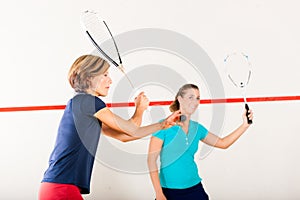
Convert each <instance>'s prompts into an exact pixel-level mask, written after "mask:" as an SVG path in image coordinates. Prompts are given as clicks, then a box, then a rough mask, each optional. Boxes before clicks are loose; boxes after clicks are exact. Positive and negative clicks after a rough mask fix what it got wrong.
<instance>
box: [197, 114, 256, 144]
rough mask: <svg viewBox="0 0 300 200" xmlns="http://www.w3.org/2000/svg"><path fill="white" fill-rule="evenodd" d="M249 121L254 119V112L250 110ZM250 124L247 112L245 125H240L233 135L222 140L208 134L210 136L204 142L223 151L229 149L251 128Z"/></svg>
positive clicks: (244, 118)
mask: <svg viewBox="0 0 300 200" xmlns="http://www.w3.org/2000/svg"><path fill="white" fill-rule="evenodd" d="M248 116H249V119H251V120H252V119H253V112H252V110H249V113H248ZM249 126H250V125H249V124H248V123H247V117H246V111H245V112H244V114H243V124H242V125H240V126H239V127H238V128H237V129H235V130H234V131H233V132H232V133H230V134H228V135H227V136H225V137H223V138H220V137H218V136H217V135H215V134H213V133H210V132H209V133H208V135H207V136H206V137H205V138H204V139H203V140H202V141H203V142H204V143H205V144H207V145H210V146H214V147H217V148H221V149H227V148H228V147H230V146H231V145H232V144H233V143H234V142H235V141H237V140H238V139H239V138H240V136H241V135H243V133H245V131H246V130H247V129H248V128H249Z"/></svg>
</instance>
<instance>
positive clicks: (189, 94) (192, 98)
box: [178, 88, 200, 115]
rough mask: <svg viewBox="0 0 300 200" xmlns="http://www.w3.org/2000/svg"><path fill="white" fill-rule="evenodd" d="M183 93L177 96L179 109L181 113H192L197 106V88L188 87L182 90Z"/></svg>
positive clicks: (198, 95) (198, 96) (198, 99)
mask: <svg viewBox="0 0 300 200" xmlns="http://www.w3.org/2000/svg"><path fill="white" fill-rule="evenodd" d="M184 92H185V94H184V95H183V97H182V96H179V97H178V101H179V104H180V111H181V113H182V114H188V115H191V114H193V113H194V112H195V111H196V109H197V108H198V106H199V101H200V93H199V90H197V89H194V88H190V89H187V90H185V91H184Z"/></svg>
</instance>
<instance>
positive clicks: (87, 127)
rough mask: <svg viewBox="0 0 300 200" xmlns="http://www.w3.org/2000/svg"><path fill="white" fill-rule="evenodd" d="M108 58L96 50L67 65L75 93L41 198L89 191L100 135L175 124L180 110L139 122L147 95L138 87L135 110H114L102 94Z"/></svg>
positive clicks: (127, 136)
mask: <svg viewBox="0 0 300 200" xmlns="http://www.w3.org/2000/svg"><path fill="white" fill-rule="evenodd" d="M108 69H109V64H108V63H107V62H106V61H105V60H103V59H102V58H100V57H98V56H94V55H84V56H81V57H79V58H78V59H76V61H75V62H74V63H73V65H72V66H71V69H70V71H69V75H68V76H69V82H70V85H71V86H72V88H74V90H75V92H76V95H75V96H74V97H73V98H72V99H70V100H69V102H68V103H67V105H66V108H65V111H64V114H63V116H62V118H61V121H60V125H59V128H58V133H57V138H56V142H55V146H54V149H53V151H52V154H51V156H50V159H49V167H48V169H47V170H46V172H45V174H44V177H43V180H42V183H41V187H40V191H39V199H40V200H56V199H72V200H81V199H83V198H82V196H81V194H88V193H89V192H90V180H91V175H92V169H93V165H94V157H95V153H96V149H97V145H98V141H99V139H100V135H101V134H102V133H103V134H106V135H108V136H110V137H113V138H115V139H118V140H121V141H124V142H126V141H131V140H136V139H138V138H141V137H144V136H147V135H149V134H151V133H153V132H155V131H158V130H160V129H165V128H168V127H169V126H172V125H174V124H175V121H176V119H177V118H178V116H179V112H176V113H173V114H172V115H171V116H169V117H168V118H166V119H165V120H163V121H162V122H161V123H156V124H152V125H149V126H144V127H140V124H141V119H142V115H143V112H144V111H145V109H147V106H148V105H149V100H148V99H147V97H146V96H145V95H144V93H140V94H139V95H138V96H137V97H136V99H135V105H136V109H135V113H134V114H133V116H132V117H131V118H130V119H129V120H125V119H123V118H121V117H119V116H118V115H116V114H114V113H113V112H112V111H111V110H110V109H109V108H108V107H106V105H105V103H104V102H103V101H102V100H101V97H104V96H106V95H107V94H108V91H109V88H110V85H111V84H112V79H111V78H110V76H109V71H108Z"/></svg>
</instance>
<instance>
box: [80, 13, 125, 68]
mask: <svg viewBox="0 0 300 200" xmlns="http://www.w3.org/2000/svg"><path fill="white" fill-rule="evenodd" d="M81 20H82V23H83V25H84V27H85V29H86V31H87V32H88V34H89V36H90V37H92V38H91V39H92V40H93V43H95V44H94V45H98V46H99V47H100V48H101V50H102V51H103V52H104V56H105V57H107V56H108V57H110V58H111V59H112V60H110V59H108V60H109V61H110V62H113V61H115V60H119V61H121V60H120V57H119V52H118V49H117V47H116V44H115V41H114V39H113V37H112V34H111V32H110V30H109V29H108V26H107V24H106V23H105V21H104V20H102V19H101V18H100V17H99V16H98V15H97V14H96V13H94V12H91V11H86V12H85V13H84V14H83V16H82V19H81ZM103 52H101V53H102V54H103ZM105 54H106V55H105ZM120 63H121V62H120Z"/></svg>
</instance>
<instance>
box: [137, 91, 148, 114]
mask: <svg viewBox="0 0 300 200" xmlns="http://www.w3.org/2000/svg"><path fill="white" fill-rule="evenodd" d="M134 103H135V106H136V109H137V110H140V111H142V112H144V111H145V110H146V109H147V108H148V106H149V103H150V102H149V99H148V98H147V97H146V95H145V94H144V92H141V93H140V94H139V95H138V96H137V97H135V99H134Z"/></svg>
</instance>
